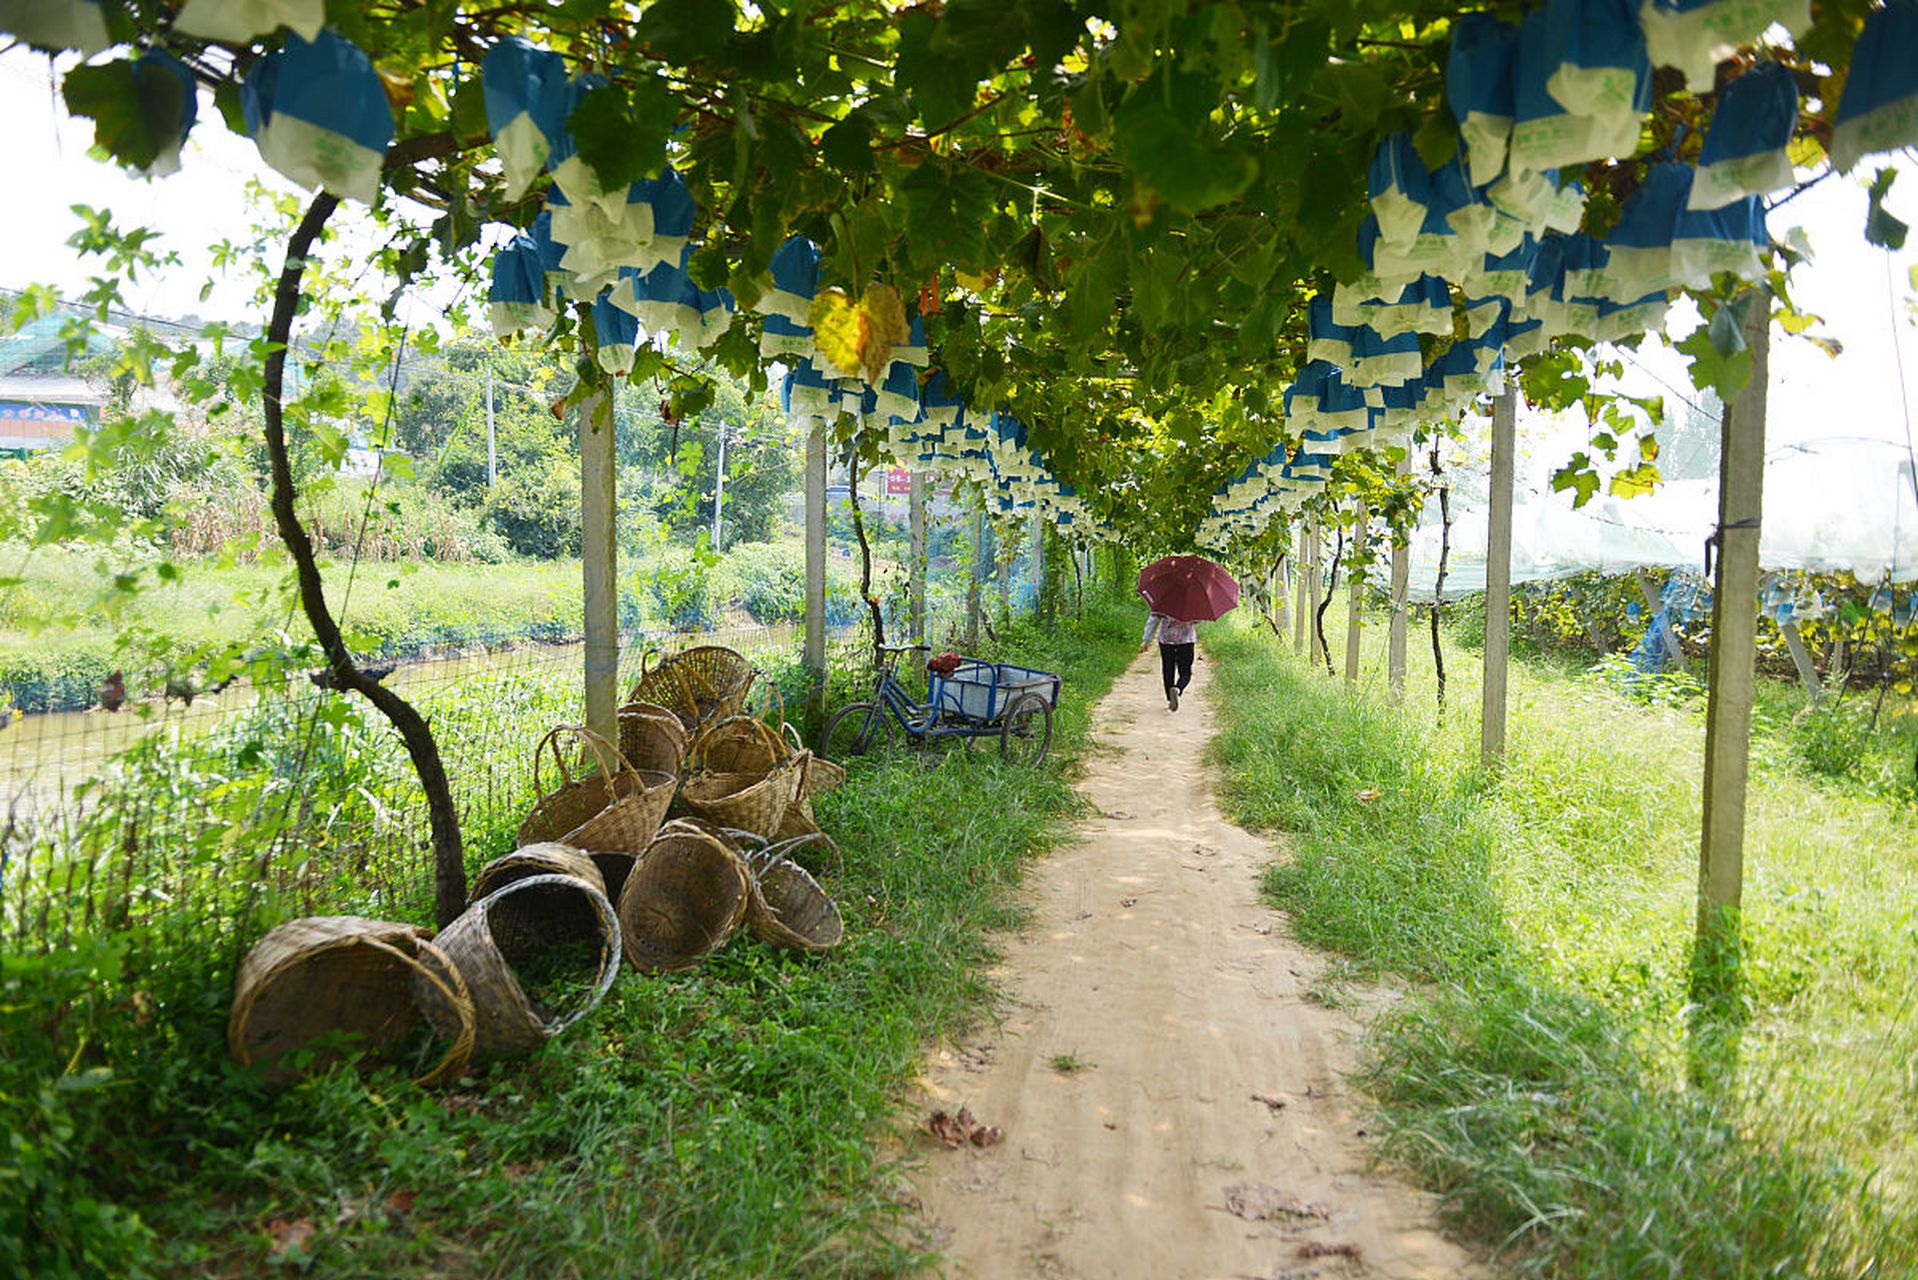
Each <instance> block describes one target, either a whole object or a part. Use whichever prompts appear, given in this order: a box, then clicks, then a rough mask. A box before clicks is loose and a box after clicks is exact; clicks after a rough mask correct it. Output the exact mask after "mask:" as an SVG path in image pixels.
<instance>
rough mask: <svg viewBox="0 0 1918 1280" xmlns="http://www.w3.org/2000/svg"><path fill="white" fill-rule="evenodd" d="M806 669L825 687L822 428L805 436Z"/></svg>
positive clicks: (817, 684)
mask: <svg viewBox="0 0 1918 1280" xmlns="http://www.w3.org/2000/svg"><path fill="white" fill-rule="evenodd" d="M804 658H805V663H806V670H807V671H809V672H811V673H812V678H813V687H814V688H815V689H819V690H822V691H823V690H824V689H825V687H826V428H825V427H824V426H823V425H822V424H820V423H817V422H815V423H814V424H813V428H812V433H811V434H810V435H808V436H807V437H806V641H805V652H804Z"/></svg>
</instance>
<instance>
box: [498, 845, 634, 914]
mask: <svg viewBox="0 0 1918 1280" xmlns="http://www.w3.org/2000/svg"><path fill="white" fill-rule="evenodd" d="M540 875H558V876H578V877H579V878H580V879H581V880H584V881H585V882H586V883H587V884H590V885H592V886H593V888H595V889H597V890H599V891H600V892H601V893H605V894H606V896H607V898H608V900H610V899H611V897H612V895H611V894H610V893H607V890H606V877H605V876H604V875H602V874H601V872H600V869H599V867H598V865H597V864H596V863H595V861H594V859H593V858H591V857H590V856H588V855H587V854H586V852H585V851H584V850H581V849H575V848H574V847H573V846H571V845H567V844H561V843H559V842H558V841H557V840H546V841H542V842H541V843H539V844H528V845H521V846H520V847H519V848H517V849H515V850H513V851H512V852H511V853H507V854H502V855H500V856H499V857H497V858H495V859H493V860H492V861H491V862H489V863H487V864H486V865H485V866H483V867H481V868H480V869H479V874H478V875H476V876H474V877H473V888H472V890H471V891H470V892H469V893H468V894H467V895H466V901H467V905H469V906H470V905H472V904H473V903H475V902H478V901H479V900H480V899H481V898H484V897H485V896H486V895H487V894H489V893H492V892H493V891H494V890H496V889H503V888H505V887H506V886H507V885H509V884H512V883H513V882H514V881H515V880H525V879H528V878H529V877H532V876H540Z"/></svg>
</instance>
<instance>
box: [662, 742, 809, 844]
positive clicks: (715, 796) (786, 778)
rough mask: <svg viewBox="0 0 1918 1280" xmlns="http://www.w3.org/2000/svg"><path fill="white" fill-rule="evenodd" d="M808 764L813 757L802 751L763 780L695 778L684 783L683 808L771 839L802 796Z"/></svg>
mask: <svg viewBox="0 0 1918 1280" xmlns="http://www.w3.org/2000/svg"><path fill="white" fill-rule="evenodd" d="M811 764H812V753H811V752H810V751H801V752H799V753H797V754H795V755H792V756H789V757H788V758H787V759H785V760H784V761H782V762H781V763H779V764H778V765H775V766H774V767H773V770H772V772H770V773H768V774H765V775H764V776H755V775H753V774H749V773H705V774H698V775H695V776H694V777H692V778H689V779H688V780H687V781H686V783H685V785H684V786H683V787H681V788H680V794H681V795H682V796H684V797H685V801H686V807H687V808H689V809H691V810H692V811H693V812H694V813H695V814H696V815H698V816H699V817H702V818H706V819H708V820H709V821H712V822H716V823H718V824H719V825H720V826H722V827H734V828H737V829H738V830H741V831H750V832H752V833H753V834H754V835H756V836H759V837H761V838H763V839H772V838H774V837H775V836H777V835H778V833H779V829H780V826H781V825H782V824H783V823H784V822H785V821H786V811H787V810H788V809H789V808H791V807H792V804H793V802H794V801H796V800H798V799H799V798H800V796H801V795H802V794H804V792H805V788H806V774H807V772H808V770H809V768H810V766H811Z"/></svg>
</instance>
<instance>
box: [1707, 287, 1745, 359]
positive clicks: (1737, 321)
mask: <svg viewBox="0 0 1918 1280" xmlns="http://www.w3.org/2000/svg"><path fill="white" fill-rule="evenodd" d="M1749 301H1750V300H1749V298H1747V299H1742V300H1741V301H1740V302H1731V303H1726V304H1725V305H1724V306H1722V307H1720V308H1719V309H1718V310H1717V311H1715V312H1713V313H1712V319H1711V326H1710V328H1709V329H1708V330H1707V336H1708V337H1709V338H1710V339H1711V344H1712V350H1713V351H1716V352H1717V353H1718V354H1719V355H1721V356H1732V355H1736V354H1738V353H1739V352H1741V351H1743V350H1744V349H1745V307H1746V306H1747V305H1749Z"/></svg>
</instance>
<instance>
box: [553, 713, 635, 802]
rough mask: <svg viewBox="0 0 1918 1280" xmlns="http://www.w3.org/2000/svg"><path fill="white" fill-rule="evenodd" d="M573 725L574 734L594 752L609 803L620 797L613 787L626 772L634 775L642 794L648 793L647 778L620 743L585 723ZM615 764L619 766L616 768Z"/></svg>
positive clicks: (594, 758)
mask: <svg viewBox="0 0 1918 1280" xmlns="http://www.w3.org/2000/svg"><path fill="white" fill-rule="evenodd" d="M571 727H572V730H573V736H574V737H576V738H578V739H579V740H580V741H581V742H582V743H584V744H585V745H586V749H587V750H588V751H590V752H592V753H593V760H594V763H596V764H598V765H599V776H600V781H601V782H602V783H603V784H604V785H605V787H606V803H607V804H611V803H612V802H613V801H614V800H616V799H618V798H619V793H618V792H617V791H615V790H614V788H613V784H614V779H616V778H618V777H620V776H623V775H625V774H629V773H630V774H632V775H633V782H634V785H636V786H637V787H638V788H639V791H640V794H641V795H644V794H645V793H646V780H645V778H643V777H642V776H640V772H639V770H638V769H635V768H634V767H633V762H632V761H631V760H628V759H627V758H626V753H625V752H624V751H621V750H620V749H619V744H618V743H615V742H608V741H606V739H605V738H604V737H603V736H601V735H600V734H597V733H595V732H593V731H592V730H591V729H588V728H587V727H586V726H585V725H583V724H576V725H573V726H571ZM615 765H617V766H618V767H617V768H615V767H614V766H615Z"/></svg>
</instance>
